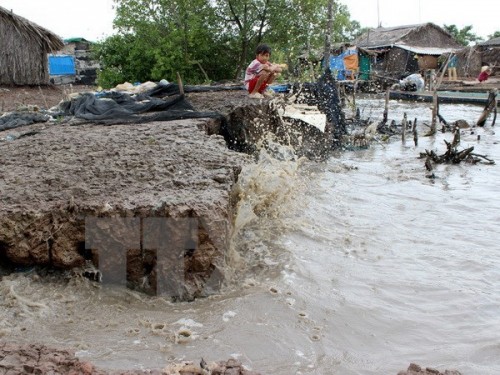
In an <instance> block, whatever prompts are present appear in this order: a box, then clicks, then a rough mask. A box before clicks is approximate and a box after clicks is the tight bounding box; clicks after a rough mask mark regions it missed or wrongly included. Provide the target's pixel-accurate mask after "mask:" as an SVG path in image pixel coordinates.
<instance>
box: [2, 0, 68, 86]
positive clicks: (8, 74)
mask: <svg viewBox="0 0 500 375" xmlns="http://www.w3.org/2000/svg"><path fill="white" fill-rule="evenodd" d="M0 35H1V36H2V37H1V38H0V50H1V51H2V53H1V54H0V85H45V84H48V83H49V70H48V60H47V53H49V52H51V51H57V50H58V49H61V48H63V46H64V43H63V41H62V39H61V38H59V37H58V36H57V35H56V34H54V33H52V32H51V31H49V30H47V29H44V28H43V27H41V26H38V25H37V24H35V23H33V22H31V21H28V20H27V19H25V18H23V17H20V16H18V15H16V14H14V13H12V12H11V11H9V10H7V9H5V8H2V7H1V6H0Z"/></svg>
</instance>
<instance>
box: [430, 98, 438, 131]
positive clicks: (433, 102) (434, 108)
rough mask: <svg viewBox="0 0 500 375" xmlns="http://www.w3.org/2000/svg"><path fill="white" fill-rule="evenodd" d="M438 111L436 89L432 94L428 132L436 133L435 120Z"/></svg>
mask: <svg viewBox="0 0 500 375" xmlns="http://www.w3.org/2000/svg"><path fill="white" fill-rule="evenodd" d="M437 111H438V96H437V91H434V93H433V94H432V122H431V132H430V134H431V135H432V134H436V122H437V121H436V120H437Z"/></svg>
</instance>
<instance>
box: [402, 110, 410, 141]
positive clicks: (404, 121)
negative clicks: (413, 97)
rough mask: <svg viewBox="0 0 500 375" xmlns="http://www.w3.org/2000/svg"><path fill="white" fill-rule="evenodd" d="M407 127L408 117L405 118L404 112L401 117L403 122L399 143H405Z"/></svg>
mask: <svg viewBox="0 0 500 375" xmlns="http://www.w3.org/2000/svg"><path fill="white" fill-rule="evenodd" d="M407 125H408V117H407V116H406V112H405V113H404V115H403V122H402V123H401V126H402V129H401V141H402V142H403V143H405V141H406V126H407Z"/></svg>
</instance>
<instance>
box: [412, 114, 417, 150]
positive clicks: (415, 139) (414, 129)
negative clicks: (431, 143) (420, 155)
mask: <svg viewBox="0 0 500 375" xmlns="http://www.w3.org/2000/svg"><path fill="white" fill-rule="evenodd" d="M413 142H415V147H416V146H418V133H417V118H416V117H415V121H413Z"/></svg>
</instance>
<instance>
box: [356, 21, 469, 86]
mask: <svg viewBox="0 0 500 375" xmlns="http://www.w3.org/2000/svg"><path fill="white" fill-rule="evenodd" d="M353 44H355V45H356V46H358V47H362V48H365V49H368V50H373V51H377V52H378V56H379V57H378V58H377V63H376V64H375V66H374V68H375V70H376V71H377V72H378V73H379V74H381V75H383V76H392V77H401V76H403V75H406V74H409V73H415V72H417V71H419V70H424V69H434V68H436V67H437V58H438V56H440V55H441V54H443V53H446V52H451V51H454V50H458V49H459V48H461V47H462V46H461V45H460V44H459V43H458V42H457V41H456V40H455V39H454V38H453V36H451V34H449V33H448V32H447V31H446V30H444V29H443V28H441V27H439V26H437V25H435V24H433V23H430V22H428V23H424V24H419V25H405V26H397V27H379V28H376V29H371V30H368V31H367V32H366V33H364V34H363V35H361V36H360V37H358V38H357V39H356V40H354V41H353Z"/></svg>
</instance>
